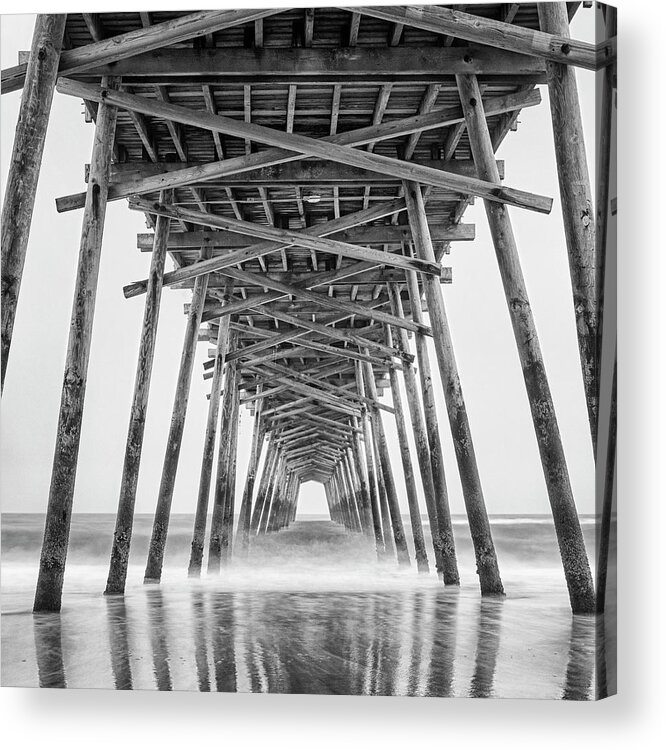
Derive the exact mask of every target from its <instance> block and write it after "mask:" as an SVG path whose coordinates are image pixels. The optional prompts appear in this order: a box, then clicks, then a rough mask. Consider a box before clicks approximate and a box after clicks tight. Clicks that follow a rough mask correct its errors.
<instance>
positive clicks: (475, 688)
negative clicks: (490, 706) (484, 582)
mask: <svg viewBox="0 0 666 750" xmlns="http://www.w3.org/2000/svg"><path fill="white" fill-rule="evenodd" d="M503 604H504V599H503V598H500V597H492V598H490V599H481V601H480V603H479V624H478V635H477V646H476V660H475V662H474V674H473V675H472V683H471V685H470V689H469V697H470V698H492V696H493V682H494V679H495V669H496V667H497V652H498V651H499V642H500V637H499V636H500V627H501V619H502V606H503Z"/></svg>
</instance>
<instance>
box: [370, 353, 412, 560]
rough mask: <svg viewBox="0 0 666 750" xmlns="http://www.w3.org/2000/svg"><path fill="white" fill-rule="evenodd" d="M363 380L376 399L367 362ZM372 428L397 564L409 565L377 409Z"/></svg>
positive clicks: (372, 396) (382, 425)
mask: <svg viewBox="0 0 666 750" xmlns="http://www.w3.org/2000/svg"><path fill="white" fill-rule="evenodd" d="M363 380H364V385H365V389H366V393H367V394H368V395H369V397H370V398H371V399H373V401H377V387H376V385H375V375H374V372H373V369H372V365H371V364H370V363H369V362H364V363H363ZM370 415H371V419H372V430H373V434H374V436H375V439H376V441H377V452H378V454H379V460H380V464H381V467H382V478H383V480H384V488H385V490H386V500H387V504H388V508H389V513H390V516H391V526H392V528H393V540H394V542H395V549H396V554H397V557H398V564H399V565H409V553H408V551H407V542H406V540H405V530H404V527H403V524H402V518H401V516H400V505H399V504H398V494H397V491H396V488H395V481H394V479H393V473H392V471H391V457H390V455H389V451H388V443H387V441H386V433H385V432H384V424H383V422H382V417H381V414H380V412H379V410H378V409H371V410H370Z"/></svg>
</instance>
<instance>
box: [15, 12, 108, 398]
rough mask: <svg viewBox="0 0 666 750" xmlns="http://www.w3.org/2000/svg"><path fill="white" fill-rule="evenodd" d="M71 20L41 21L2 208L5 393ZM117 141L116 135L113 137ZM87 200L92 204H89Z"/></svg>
mask: <svg viewBox="0 0 666 750" xmlns="http://www.w3.org/2000/svg"><path fill="white" fill-rule="evenodd" d="M66 21H67V16H66V15H64V14H57V15H56V14H40V15H38V16H37V18H36V20H35V28H34V31H33V35H32V46H31V48H30V59H29V61H28V67H27V71H26V77H25V86H24V87H23V93H22V94H21V104H20V108H19V117H18V122H17V124H16V133H15V135H14V146H13V149H12V157H11V161H10V163H9V174H8V175H7V186H6V190H5V197H4V201H3V204H2V222H1V228H0V229H1V233H2V242H1V247H2V261H1V264H0V265H1V266H2V336H1V342H2V344H1V346H2V349H1V351H0V355H1V361H2V365H1V368H2V373H1V380H0V390H1V389H2V388H4V385H5V374H6V372H7V362H8V359H9V348H10V346H11V343H12V332H13V330H14V320H15V318H16V306H17V303H18V297H19V291H20V288H21V277H22V276H23V266H24V264H25V257H26V252H27V249H28V239H29V237H30V225H31V223H32V212H33V210H34V207H35V195H36V193H37V183H38V182H39V172H40V169H41V166H42V155H43V153H44V143H45V141H46V131H47V128H48V124H49V115H50V112H51V103H52V101H53V91H54V89H55V82H56V78H57V76H58V63H59V61H60V50H61V48H62V40H63V35H64V32H65V22H66ZM111 140H113V133H112V134H111ZM86 202H87V201H86Z"/></svg>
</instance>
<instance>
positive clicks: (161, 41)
mask: <svg viewBox="0 0 666 750" xmlns="http://www.w3.org/2000/svg"><path fill="white" fill-rule="evenodd" d="M281 12H282V9H281V8H270V9H264V10H257V9H252V10H249V9H247V10H219V11H218V10H216V11H199V12H197V13H190V14H189V15H186V16H180V17H179V18H175V19H173V20H171V21H165V22H164V23H160V24H155V25H154V26H148V27H146V28H143V29H137V30H136V31H129V32H127V33H126V34H119V35H118V36H114V37H110V38H109V39H105V40H103V41H99V42H96V43H94V44H88V45H86V46H85V47H77V48H75V49H69V50H65V52H64V53H63V54H62V55H61V56H60V64H59V67H58V74H59V75H60V76H67V75H74V74H76V73H81V72H83V71H85V70H88V69H90V68H93V67H98V66H100V65H108V64H109V63H113V62H116V61H118V60H122V59H124V58H126V57H132V56H133V55H136V54H137V53H145V52H149V51H150V50H155V49H158V48H159V47H165V46H167V45H170V44H176V43H177V42H182V41H185V40H187V39H192V38H194V37H197V36H202V35H203V34H211V33H213V32H214V31H220V30H222V29H229V28H231V27H233V26H238V25H240V24H244V23H249V22H251V21H254V20H255V19H257V18H265V17H266V16H270V15H274V14H275V13H281ZM27 73H28V71H27V65H25V64H21V65H17V66H14V67H12V68H6V69H5V70H3V71H2V93H3V94H8V93H9V92H11V91H18V90H19V89H20V88H22V87H23V85H24V82H25V80H26V77H27ZM109 75H118V74H117V73H115V72H111V73H110V74H109Z"/></svg>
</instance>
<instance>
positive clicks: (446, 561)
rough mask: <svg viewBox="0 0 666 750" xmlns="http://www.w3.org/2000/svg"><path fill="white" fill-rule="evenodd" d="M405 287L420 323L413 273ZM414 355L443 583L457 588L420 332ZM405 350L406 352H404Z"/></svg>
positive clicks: (436, 425) (441, 461)
mask: <svg viewBox="0 0 666 750" xmlns="http://www.w3.org/2000/svg"><path fill="white" fill-rule="evenodd" d="M406 278H407V288H408V291H409V298H410V304H411V311H412V318H413V319H414V320H421V321H422V320H423V312H422V310H421V297H420V295H419V290H418V282H417V279H416V274H415V273H412V272H409V273H407V274H406ZM415 339H416V356H417V361H418V371H419V382H420V383H421V395H422V397H423V411H424V414H425V426H426V433H427V438H428V447H429V452H430V468H431V471H432V481H433V485H434V488H435V503H436V508H437V530H438V535H439V542H440V545H441V552H442V566H443V578H444V583H445V584H446V585H447V586H458V585H460V576H459V574H458V563H457V561H456V547H455V541H454V538H453V526H452V524H451V509H450V508H449V493H448V489H447V486H446V476H445V474H444V455H443V453H442V441H441V438H440V434H439V422H438V419H437V405H436V403H435V392H434V389H433V387H432V370H431V369H430V355H429V354H428V345H427V343H426V339H425V336H423V335H422V334H420V333H417V334H416V335H415ZM407 351H409V349H407Z"/></svg>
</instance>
